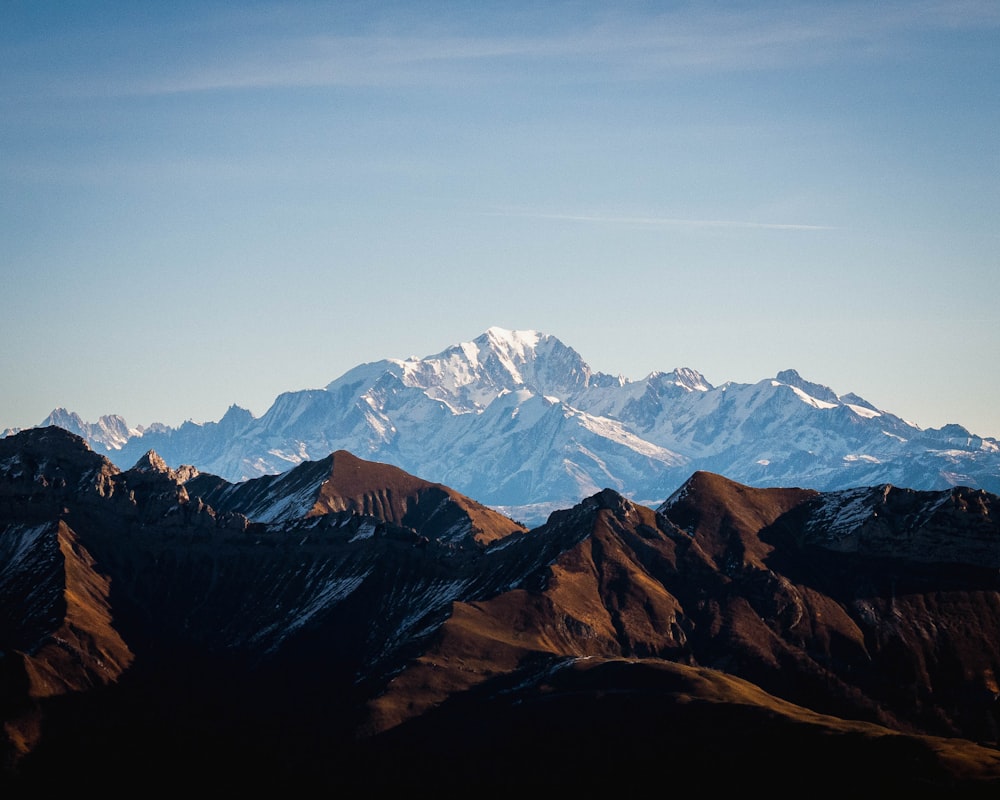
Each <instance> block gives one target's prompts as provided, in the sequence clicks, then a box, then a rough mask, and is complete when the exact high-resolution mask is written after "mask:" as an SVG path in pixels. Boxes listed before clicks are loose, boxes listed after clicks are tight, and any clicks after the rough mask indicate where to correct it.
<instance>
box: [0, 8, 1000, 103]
mask: <svg viewBox="0 0 1000 800" xmlns="http://www.w3.org/2000/svg"><path fill="white" fill-rule="evenodd" d="M292 8H295V6H294V4H292ZM261 13H263V14H266V16H263V17H261V18H260V19H258V20H256V21H255V18H254V16H253V12H246V14H244V15H242V16H240V17H233V18H231V19H230V20H229V22H228V24H223V23H222V22H219V23H218V24H217V25H216V30H215V32H216V34H217V36H215V37H213V38H211V39H208V38H207V37H206V38H202V39H198V40H194V41H187V40H186V39H185V38H184V37H176V36H175V37H172V36H171V32H170V30H169V29H168V30H165V31H163V38H164V40H165V41H166V43H167V44H166V45H165V46H163V47H159V46H155V47H151V48H150V52H151V53H153V54H155V60H151V61H148V62H147V60H145V59H143V60H140V61H135V60H134V55H135V52H136V43H135V41H129V42H118V43H116V42H114V41H112V42H111V44H110V46H108V44H107V43H106V42H105V40H104V39H103V38H102V39H101V44H102V49H103V53H104V57H103V58H102V63H103V64H105V65H106V66H107V69H108V71H107V72H105V73H88V74H85V75H79V74H77V73H76V72H73V73H71V74H67V75H65V76H63V77H62V79H58V78H57V79H55V80H53V79H52V76H51V74H48V73H47V71H46V73H45V74H43V75H42V76H41V80H42V81H44V84H45V87H46V88H48V89H49V90H51V89H53V88H56V89H58V88H59V87H62V89H63V90H65V91H74V90H75V91H76V92H86V91H91V92H94V93H99V94H169V93H185V92H201V91H215V90H247V89H275V88H308V87H318V86H330V87H333V86H344V87H373V86H407V85H424V84H430V85H448V84H454V83H456V82H468V81H473V80H478V81H484V80H488V81H503V80H508V79H510V80H533V81H537V80H547V79H551V80H583V81H588V80H593V79H595V78H599V79H601V80H608V79H621V80H641V79H649V78H656V77H658V76H662V75H664V74H671V73H675V72H677V71H691V70H698V71H705V70H710V71H729V70H768V69H783V68H794V67H801V66H805V65H814V64H823V63H840V62H851V63H853V62H856V61H857V60H859V59H864V60H866V61H870V60H872V59H875V60H878V59H884V58H891V57H898V56H900V55H901V54H905V53H906V52H907V50H908V49H909V48H917V47H922V46H926V44H921V43H920V36H919V35H920V34H923V33H925V32H927V31H929V30H930V31H933V30H955V29H966V30H969V29H971V30H975V29H996V28H997V27H1000V6H998V5H997V4H996V3H995V2H982V0H965V1H964V2H947V1H946V0H933V1H928V2H895V3H893V2H888V3H882V4H878V5H877V6H874V5H872V4H870V3H860V2H849V3H831V4H809V5H800V4H787V3H776V4H757V5H754V6H753V7H752V8H747V7H740V8H732V7H727V6H706V7H700V6H695V7H687V8H683V9H670V10H668V11H666V12H662V13H641V14H640V13H636V12H633V11H631V10H630V9H629V7H628V6H623V7H620V8H619V7H616V8H615V9H613V10H608V9H606V8H605V7H604V6H601V5H595V6H593V7H591V8H590V9H589V12H588V10H587V7H586V6H584V7H583V11H582V12H581V13H580V14H579V15H577V16H574V17H566V18H554V17H553V15H552V14H551V13H548V14H546V13H545V12H544V11H537V12H529V11H525V10H524V9H519V10H517V11H516V12H511V13H510V14H509V15H508V14H506V13H505V11H504V10H502V9H501V10H491V11H489V12H484V13H483V14H480V15H479V16H477V17H476V18H475V19H471V20H463V19H462V18H461V17H460V16H459V17H457V18H454V17H448V18H446V17H443V16H438V17H435V16H434V15H432V14H427V15H424V16H421V17H417V16H415V15H413V14H412V13H411V14H407V15H406V16H405V18H403V17H400V18H398V19H397V18H394V17H393V16H391V15H387V16H384V17H383V18H381V19H380V20H378V22H377V24H375V23H374V22H373V23H371V24H370V25H369V27H368V29H367V30H366V29H365V28H364V26H361V27H358V26H356V27H355V28H354V29H353V30H351V31H349V32H348V31H346V30H344V29H343V27H342V26H338V25H337V24H335V22H328V23H327V24H325V25H324V24H322V22H319V23H313V24H311V25H310V24H309V22H310V21H309V15H308V14H306V13H305V12H304V11H300V18H299V19H298V21H297V22H296V23H295V24H288V25H286V26H284V27H283V28H282V29H281V30H280V32H279V33H275V32H274V31H272V30H269V29H268V28H267V26H268V24H273V17H274V14H275V12H274V10H273V9H270V10H269V9H266V8H265V9H264V11H263V12H261ZM532 13H537V14H538V15H539V19H538V21H537V24H536V25H534V26H533V25H531V24H530V21H531V19H530V17H531V14H532ZM525 15H527V16H528V21H527V22H526V21H525ZM515 20H516V23H515ZM497 31H501V32H503V33H496V32H497ZM504 31H506V32H504ZM140 35H149V34H148V33H144V34H140ZM153 44H154V43H151V45H153ZM157 44H158V43H157ZM53 46H54V47H70V48H74V47H80V48H85V49H87V50H89V49H92V48H91V44H90V43H88V42H87V41H86V40H85V39H84V40H80V41H62V42H53ZM116 49H117V52H116ZM17 52H20V53H21V54H22V56H23V57H27V58H32V59H38V60H39V61H40V63H44V59H45V56H44V54H43V53H40V52H38V51H34V50H32V51H27V53H26V51H25V50H24V49H23V48H19V49H18V51H17ZM14 58H15V61H16V59H17V58H18V56H17V55H16V54H15V56H14ZM51 62H52V63H58V62H59V57H58V53H53V57H52V58H51ZM125 63H128V66H129V68H128V69H122V67H123V65H124V64H125ZM17 66H18V65H17V64H16V63H12V64H10V65H9V67H10V68H11V69H14V70H15V71H16V70H17ZM36 66H38V65H37V64H36ZM22 77H23V75H22ZM36 88H37V87H36Z"/></svg>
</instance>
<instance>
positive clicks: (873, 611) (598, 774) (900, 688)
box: [0, 426, 1000, 796]
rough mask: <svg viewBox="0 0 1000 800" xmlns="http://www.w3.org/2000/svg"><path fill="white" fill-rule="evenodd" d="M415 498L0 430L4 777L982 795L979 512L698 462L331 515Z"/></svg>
mask: <svg viewBox="0 0 1000 800" xmlns="http://www.w3.org/2000/svg"><path fill="white" fill-rule="evenodd" d="M338 460H339V461H340V462H341V464H340V467H346V468H347V473H348V474H347V476H346V478H344V476H340V475H336V473H337V469H338V468H337V461H338ZM342 478H343V479H342ZM328 480H330V481H331V482H332V484H333V485H328V486H327V489H328V490H329V492H330V493H329V494H327V495H325V498H326V499H325V500H324V501H323V503H319V504H317V503H316V498H317V497H318V496H319V495H320V494H322V491H323V487H324V485H325V484H324V482H325V481H328ZM427 484H428V482H425V481H423V480H422V479H420V478H417V477H416V476H412V475H401V474H400V473H399V472H398V471H397V470H396V468H387V467H386V465H384V464H380V463H376V462H370V463H364V460H363V459H359V458H358V457H357V456H354V455H353V454H347V453H343V452H335V453H332V454H330V456H329V459H328V460H327V459H321V460H320V461H317V462H307V463H303V464H300V465H298V466H296V467H295V468H294V469H293V470H290V471H289V472H288V473H287V474H283V475H279V476H262V477H260V478H255V479H249V480H248V481H247V482H244V483H241V484H235V485H232V488H227V487H226V486H225V485H224V484H220V483H219V479H218V478H216V477H215V476H212V475H210V474H206V473H200V472H199V473H198V474H194V472H193V471H191V470H188V469H172V468H170V467H168V466H166V464H165V462H164V461H162V459H160V458H159V457H158V456H157V455H156V454H155V453H149V452H147V453H146V454H144V455H143V456H142V457H141V458H140V459H138V460H137V462H136V464H135V465H134V467H132V468H129V469H125V470H122V469H119V468H117V467H116V466H115V465H113V464H112V463H111V462H110V461H109V460H108V459H107V458H106V457H105V456H103V455H101V454H99V453H95V452H94V451H93V450H92V449H91V448H90V447H89V445H88V444H87V443H86V441H85V440H84V439H83V438H82V437H79V436H76V435H74V434H71V433H69V432H67V431H65V430H63V429H61V428H59V427H57V426H53V427H49V428H43V429H32V430H29V431H25V432H22V433H21V434H18V435H16V436H13V437H8V438H6V439H3V440H0V554H2V555H3V558H0V598H2V599H3V603H2V604H0V715H2V721H3V723H4V724H3V726H2V728H0V730H2V732H3V734H2V735H3V740H2V742H0V745H2V746H0V755H2V756H3V760H4V768H5V772H4V775H3V776H2V777H6V776H7V775H8V774H9V775H10V777H11V781H12V785H13V786H14V787H15V788H24V789H26V790H28V791H29V792H30V791H32V790H35V791H37V790H38V789H40V788H45V787H48V788H56V787H58V788H61V789H69V788H70V787H72V786H73V785H74V782H76V783H77V784H78V782H79V780H80V778H79V776H80V775H81V774H102V775H106V776H108V781H109V789H108V790H109V791H113V785H118V786H122V787H123V788H126V790H127V791H129V792H133V793H134V788H135V787H134V781H135V780H143V779H148V776H149V775H150V774H155V775H157V776H159V777H158V780H163V781H164V782H165V785H170V786H172V787H173V786H176V788H178V789H179V788H181V787H183V786H185V785H189V783H190V782H191V781H198V785H199V786H219V787H223V786H228V787H230V788H233V787H240V788H242V787H247V788H252V787H256V788H258V789H259V788H261V786H264V785H267V786H271V787H272V788H274V790H279V789H284V790H286V791H287V790H288V789H290V788H294V787H302V788H303V789H305V788H311V789H313V790H315V789H316V788H324V789H329V790H331V791H332V790H334V789H340V790H343V789H345V788H346V787H356V788H364V787H368V788H371V787H373V786H381V787H385V786H394V787H396V788H403V787H407V786H409V787H410V788H412V787H413V786H414V782H416V783H418V784H420V783H424V782H426V785H427V786H432V785H433V786H437V787H438V788H439V789H443V790H447V791H485V792H487V793H489V792H490V791H495V790H496V789H497V788H499V787H504V788H506V789H509V788H511V787H515V786H519V785H520V786H522V787H523V786H524V785H528V784H529V783H531V784H536V785H537V784H541V785H547V786H561V787H564V788H566V787H572V788H574V789H580V790H583V789H585V788H590V789H591V790H593V789H595V788H600V789H602V790H607V791H611V790H613V789H615V788H618V789H621V788H622V787H623V786H631V785H636V786H639V785H641V784H643V783H644V782H645V781H648V780H649V778H650V777H652V776H662V775H663V774H664V771H666V773H668V774H670V773H672V772H673V771H675V770H688V773H686V774H690V770H692V769H696V770H697V778H698V780H699V783H700V785H701V786H703V787H713V788H714V787H721V786H723V785H725V783H726V781H727V780H731V779H732V774H730V773H728V772H727V773H726V774H725V775H723V774H721V773H720V771H719V770H718V753H720V752H724V753H727V754H728V755H727V759H728V761H727V763H729V764H730V765H732V766H734V768H735V767H736V766H737V765H738V774H739V780H740V781H742V782H743V783H742V785H743V786H744V787H745V786H746V785H747V781H750V783H754V782H755V781H756V782H758V784H759V785H760V786H765V785H766V786H770V787H772V788H785V787H787V788H789V789H790V788H793V787H794V788H797V789H799V790H801V787H802V781H803V780H815V776H816V775H817V774H820V773H821V774H822V775H823V780H824V783H825V785H827V786H834V785H836V786H837V787H838V788H844V789H846V788H851V787H853V789H854V790H857V789H858V787H859V786H869V787H874V786H890V785H891V786H895V787H896V788H900V787H909V788H919V787H921V786H922V787H924V788H933V789H936V790H939V791H943V790H948V791H949V792H951V793H952V796H989V794H988V793H989V792H995V791H996V788H997V787H998V786H1000V745H998V742H1000V711H998V709H997V703H996V698H997V697H998V696H1000V689H998V686H997V682H996V676H997V675H1000V639H998V637H997V635H996V631H997V630H998V629H1000V583H998V579H997V564H998V563H1000V527H998V525H1000V521H998V520H1000V497H998V496H996V495H993V494H990V493H988V492H983V491H980V490H973V489H969V488H968V487H955V488H952V489H948V490H942V491H940V492H932V491H923V492H918V491H914V490H909V489H901V488H897V487H886V486H876V487H863V488H857V489H854V490H844V491H839V492H818V491H816V490H811V489H802V488H794V487H792V488H781V487H768V488H757V487H750V486H746V485H744V484H739V483H737V482H734V481H732V480H730V479H728V478H725V477H723V476H721V475H717V474H713V473H708V472H696V473H693V474H692V475H690V476H689V478H688V480H687V481H685V482H684V484H683V486H682V487H681V488H680V489H678V490H677V491H676V492H674V493H673V494H672V495H671V496H670V497H668V498H667V499H665V500H664V501H662V503H660V504H659V506H658V508H655V509H654V508H651V507H648V506H645V505H641V504H637V503H635V502H633V501H632V500H630V499H628V498H626V497H624V496H623V495H622V494H620V493H619V492H617V491H615V490H614V489H611V488H605V489H602V490H599V491H598V492H596V493H594V494H592V495H590V496H588V497H586V498H584V499H583V500H581V501H579V502H578V503H576V504H574V505H573V506H572V507H567V508H565V509H559V510H557V511H555V512H553V513H552V514H550V516H549V518H548V519H547V521H546V523H545V524H543V525H541V526H539V527H537V528H532V529H531V530H527V531H525V530H523V529H521V528H518V527H516V526H514V525H513V524H511V523H510V521H509V520H508V521H506V522H504V523H503V524H505V525H509V531H508V532H507V533H506V535H503V536H498V537H494V538H488V539H483V538H482V537H480V538H477V537H476V536H475V535H471V536H470V535H465V536H463V537H460V538H456V537H455V536H454V522H453V520H452V519H450V518H448V517H446V516H443V515H440V514H433V513H431V514H426V515H424V514H418V515H416V516H414V517H408V516H407V514H405V513H404V514H403V516H402V517H401V516H400V510H401V509H404V508H407V507H408V504H407V503H406V502H402V501H401V500H400V498H399V497H398V496H397V497H395V501H394V502H387V503H372V504H370V505H369V506H367V507H366V506H365V505H364V502H361V503H360V504H356V505H355V506H354V507H353V508H341V507H340V506H341V505H342V504H346V502H347V501H348V500H350V499H351V498H354V499H355V500H357V498H361V499H362V501H364V498H389V497H390V495H391V494H392V495H395V493H396V492H401V491H403V489H404V488H407V487H408V488H407V492H408V496H409V497H411V498H412V501H411V502H410V503H409V508H410V511H411V512H412V511H414V510H420V509H422V508H423V506H422V504H421V503H420V501H419V496H420V492H421V491H425V490H427V488H428V487H427ZM220 486H221V491H219V489H220ZM279 486H280V487H284V490H285V491H284V492H277V493H270V494H269V490H271V489H274V488H275V487H279ZM304 487H308V491H304ZM202 488H204V489H206V490H207V491H205V492H202V491H201V489H202ZM433 488H437V487H433ZM390 490H391V492H390ZM215 491H218V492H219V494H218V496H219V498H220V499H223V500H226V501H228V502H231V505H230V506H229V507H227V508H225V509H222V508H221V506H220V508H215V507H213V506H212V505H211V504H210V503H209V502H207V501H206V497H208V496H209V494H210V493H211V492H215ZM285 497H287V498H293V500H291V501H289V502H285V503H283V498H285ZM448 497H449V498H454V495H448ZM341 501H343V503H342V502H341ZM433 505H434V508H435V509H436V508H437V507H438V505H439V504H438V503H437V502H435V504H433ZM276 506H277V507H281V508H284V509H285V512H286V513H283V514H272V513H271V512H272V511H273V509H274V508H275V507H276ZM255 509H259V510H260V511H261V512H263V514H264V515H265V516H267V515H269V514H270V516H271V521H263V520H262V519H260V518H255V515H256V513H257V512H256V511H255ZM859 510H860V513H859ZM245 512H249V515H248V514H247V513H245ZM372 512H374V514H375V515H374V516H373V515H372ZM876 512H877V513H876ZM378 514H382V515H383V516H381V517H380V516H378ZM500 516H501V518H502V515H500ZM393 520H396V521H393ZM421 526H422V527H421ZM468 531H471V527H470V528H468V529H467V532H468ZM845 542H853V543H855V544H858V545H859V546H845ZM861 544H864V546H860V545H861ZM870 545H875V546H870ZM945 553H947V554H948V558H947V559H943V558H941V557H940V556H941V554H945ZM984 554H986V555H989V558H984ZM720 748H721V749H720ZM776 754H780V757H777V756H776ZM833 754H836V760H837V770H836V773H837V774H836V775H830V774H829V767H830V758H831V757H834V755H833ZM110 784H113V785H110ZM980 792H981V795H980V794H978V793H980Z"/></svg>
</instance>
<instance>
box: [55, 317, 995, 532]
mask: <svg viewBox="0 0 1000 800" xmlns="http://www.w3.org/2000/svg"><path fill="white" fill-rule="evenodd" d="M57 412H58V413H57ZM57 412H53V415H52V416H51V417H50V419H49V420H46V423H45V424H59V425H60V426H63V425H65V426H69V427H68V429H71V430H73V432H75V433H78V434H79V435H82V436H84V438H86V439H87V440H88V441H89V442H90V443H91V446H92V447H94V449H95V450H97V451H98V452H102V453H105V454H107V455H108V457H109V458H111V459H112V460H113V461H114V462H115V463H116V465H118V466H119V467H121V468H128V467H130V466H131V465H132V464H134V463H135V461H136V459H138V458H139V456H141V454H142V453H143V452H145V451H147V450H149V449H155V450H156V451H157V452H158V453H160V454H161V455H162V456H163V458H164V459H165V460H166V461H167V463H169V464H171V465H174V466H179V465H181V464H193V465H195V466H197V467H198V469H199V470H201V471H202V472H208V473H213V474H216V475H219V476H220V477H223V478H226V479H227V480H229V481H241V480H244V479H246V478H251V477H259V476H261V475H267V474H278V473H282V472H284V471H286V470H288V469H289V468H290V467H292V466H295V465H296V464H300V463H302V462H304V461H309V460H313V461H316V460H320V459H323V458H325V457H326V456H328V455H329V454H330V453H332V452H334V451H336V450H340V449H343V450H348V451H351V452H353V453H355V454H356V455H358V456H359V457H361V458H365V459H371V460H377V461H385V462H387V463H391V464H393V465H395V466H398V467H400V468H402V469H404V470H406V471H408V472H410V473H412V474H414V475H419V476H420V477H422V478H424V479H427V480H431V481H437V482H440V483H444V484H446V485H449V486H451V487H452V488H454V489H457V490H458V491H460V492H462V493H463V494H466V495H468V496H470V497H474V498H475V499H477V500H479V501H480V502H483V503H486V504H488V505H492V506H494V507H498V508H499V507H502V508H503V509H504V510H505V513H508V514H511V515H512V516H514V517H515V518H521V519H522V521H525V519H523V518H522V517H521V515H519V512H518V509H520V508H523V509H534V510H535V511H532V512H531V513H532V514H534V513H537V509H539V508H544V507H553V506H555V507H565V506H567V505H572V504H574V503H576V502H577V501H579V499H580V498H581V496H584V495H583V494H581V493H586V492H588V491H590V490H592V489H595V490H599V489H602V488H615V489H616V490H619V491H621V492H622V493H623V494H626V496H628V497H630V499H633V500H635V501H637V502H648V503H650V504H652V505H658V504H659V503H660V502H662V500H663V498H664V497H667V496H669V495H670V493H671V492H672V491H673V490H674V489H676V488H677V487H678V486H680V485H682V484H683V482H684V481H685V480H686V479H687V478H688V477H689V476H690V474H691V473H692V472H694V471H696V470H706V471H711V472H717V473H720V474H723V475H725V476H727V477H729V478H732V479H733V480H736V481H740V482H743V483H747V484H749V485H756V486H778V485H784V486H805V487H809V488H815V489H820V490H837V489H845V488H849V487H851V486H864V485H874V484H879V483H892V484H895V485H897V486H910V487H913V488H918V489H943V488H946V487H948V486H951V485H955V483H956V482H961V483H967V484H968V485H971V486H981V487H982V488H986V489H988V490H990V491H998V490H1000V446H998V443H997V441H996V440H992V439H984V438H982V437H977V436H974V435H973V434H971V433H970V432H969V431H967V430H966V429H964V428H962V427H961V426H959V425H949V426H945V427H944V428H942V429H940V430H933V429H931V430H926V431H925V430H922V429H921V428H920V427H918V426H917V425H914V424H913V423H911V422H908V421H906V420H904V419H901V418H900V417H898V416H896V415H894V414H892V413H891V412H889V411H886V410H883V409H879V408H877V407H876V406H874V405H873V404H872V403H870V402H868V401H867V400H865V399H864V398H862V397H860V396H858V395H857V394H854V393H847V394H838V393H837V392H835V391H834V390H833V389H831V388H830V387H828V386H825V385H823V384H821V383H816V382H813V381H809V380H806V379H805V378H803V377H802V376H801V375H800V374H799V373H798V372H796V371H795V370H791V369H788V370H783V371H781V372H779V373H778V374H777V375H776V376H774V377H771V378H764V379H762V380H760V381H758V382H756V383H748V384H741V383H735V382H727V383H724V384H722V385H720V386H713V385H712V384H710V383H709V382H708V381H707V380H705V378H704V376H702V375H701V374H700V373H699V372H697V371H696V370H694V369H691V368H689V367H684V368H677V369H674V370H672V371H669V372H662V371H654V372H651V373H650V374H649V375H647V376H646V377H645V378H642V379H640V380H629V379H626V378H624V377H622V376H612V375H607V374H603V373H596V372H594V371H593V370H592V369H591V368H590V366H589V365H588V364H587V363H586V362H585V361H584V360H583V358H582V357H581V356H580V355H579V354H578V353H577V352H576V351H575V350H573V349H572V348H570V347H568V346H566V345H565V344H563V343H562V342H561V341H560V340H559V339H557V338H555V337H554V336H551V335H548V334H545V333H542V332H540V331H537V330H524V331H517V330H507V329H504V328H500V327H492V328H489V329H488V330H487V331H486V332H485V333H483V334H482V335H480V336H479V337H477V338H475V339H473V340H470V341H464V342H460V343H459V344H456V345H452V346H450V347H447V348H446V349H444V350H442V351H440V352H439V353H436V354H433V355H429V356H425V357H414V356H411V357H409V358H406V359H384V360H381V361H376V362H371V363H367V364H360V365H358V366H357V367H354V368H353V369H351V370H348V371H347V372H346V373H344V374H343V375H341V376H340V377H339V378H336V379H335V380H333V381H331V382H330V383H329V384H327V385H326V387H325V388H322V389H306V390H301V391H289V392H285V393H283V394H282V395H280V396H279V397H278V398H277V399H276V400H275V402H274V404H273V405H272V407H271V408H270V409H268V411H267V412H266V413H265V414H264V415H263V416H262V417H260V418H254V417H253V416H252V415H251V414H250V413H249V412H247V411H244V410H243V409H238V408H236V407H234V408H230V409H229V410H228V411H227V412H226V414H225V416H224V417H223V418H222V419H221V420H220V421H219V422H217V423H216V422H211V423H205V424H201V425H195V424H193V423H185V424H184V425H182V426H180V428H177V429H170V428H167V427H165V426H150V427H149V428H147V429H145V430H143V431H139V430H131V429H129V428H128V427H127V426H126V425H125V422H124V420H121V419H120V418H115V417H102V421H101V423H100V424H98V425H94V426H91V425H89V424H88V423H85V422H83V421H82V420H80V419H79V418H78V417H75V415H71V414H69V412H65V410H57ZM302 501H303V502H305V498H303V499H302ZM527 521H529V522H539V521H544V520H538V519H535V518H533V517H531V518H528V519H527Z"/></svg>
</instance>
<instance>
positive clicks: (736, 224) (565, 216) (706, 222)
mask: <svg viewBox="0 0 1000 800" xmlns="http://www.w3.org/2000/svg"><path fill="white" fill-rule="evenodd" d="M488 213H489V214H490V215H491V216H504V217H527V218H531V219H543V220H553V221H558V222H581V223H591V224H595V225H630V226H639V227H647V228H755V229H763V230H785V231H830V230H837V228H836V227H835V226H831V225H812V224H804V223H798V222H760V221H751V220H733V219H692V218H686V217H658V216H635V215H616V214H582V213H552V212H540V211H527V210H525V211H517V210H506V211H494V212H488Z"/></svg>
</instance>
